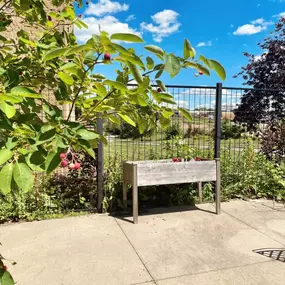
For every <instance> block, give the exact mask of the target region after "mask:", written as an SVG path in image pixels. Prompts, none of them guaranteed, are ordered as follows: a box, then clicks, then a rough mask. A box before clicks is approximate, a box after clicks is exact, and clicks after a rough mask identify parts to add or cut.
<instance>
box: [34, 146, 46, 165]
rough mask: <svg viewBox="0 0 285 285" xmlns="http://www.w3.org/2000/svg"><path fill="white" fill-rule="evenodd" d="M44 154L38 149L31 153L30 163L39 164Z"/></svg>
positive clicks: (42, 161) (43, 160)
mask: <svg viewBox="0 0 285 285" xmlns="http://www.w3.org/2000/svg"><path fill="white" fill-rule="evenodd" d="M45 159H46V158H45V155H44V153H43V152H42V151H40V150H38V151H35V152H33V153H32V155H31V157H30V163H31V164H34V165H41V164H43V163H44V162H45Z"/></svg>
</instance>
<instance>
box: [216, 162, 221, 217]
mask: <svg viewBox="0 0 285 285" xmlns="http://www.w3.org/2000/svg"><path fill="white" fill-rule="evenodd" d="M216 167H217V180H216V214H217V215H220V214H221V168H220V159H216Z"/></svg>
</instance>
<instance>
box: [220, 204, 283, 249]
mask: <svg viewBox="0 0 285 285" xmlns="http://www.w3.org/2000/svg"><path fill="white" fill-rule="evenodd" d="M222 212H223V213H225V214H226V215H228V216H230V217H231V218H233V219H235V220H237V221H239V222H240V223H242V224H244V225H246V226H248V227H250V228H252V229H253V230H256V231H257V232H259V233H260V234H262V235H264V236H266V237H268V238H270V239H271V240H273V241H275V242H277V243H279V244H280V245H282V246H284V243H282V242H280V241H278V240H276V239H275V238H273V237H271V236H269V235H267V234H265V233H263V232H261V231H260V230H258V229H257V228H255V227H253V226H252V225H250V224H248V223H246V222H244V221H242V220H240V219H239V218H237V217H235V216H233V215H232V214H229V213H228V212H226V211H225V210H222Z"/></svg>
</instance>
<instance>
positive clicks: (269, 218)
mask: <svg viewBox="0 0 285 285" xmlns="http://www.w3.org/2000/svg"><path fill="white" fill-rule="evenodd" d="M272 207H273V202H272V201H268V200H256V201H250V202H245V201H240V200H239V201H231V202H229V203H223V207H222V210H223V211H224V212H225V213H227V214H229V215H231V216H233V217H235V218H236V219H239V220H240V221H242V222H244V223H247V224H248V225H250V226H251V227H253V228H255V229H257V230H259V231H260V232H262V233H264V234H266V235H268V236H269V237H271V238H273V239H275V240H276V241H278V242H280V243H281V244H283V245H285V208H284V205H281V204H275V209H273V208H272Z"/></svg>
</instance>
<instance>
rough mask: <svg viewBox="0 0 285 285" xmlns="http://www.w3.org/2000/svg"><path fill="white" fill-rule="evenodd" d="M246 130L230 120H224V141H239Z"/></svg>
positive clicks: (222, 131)
mask: <svg viewBox="0 0 285 285" xmlns="http://www.w3.org/2000/svg"><path fill="white" fill-rule="evenodd" d="M244 132H245V129H244V128H243V127H242V126H241V125H239V124H236V123H233V122H232V121H231V120H229V119H224V120H222V128H221V135H222V138H223V139H238V138H240V137H241V135H242V133H244Z"/></svg>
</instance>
